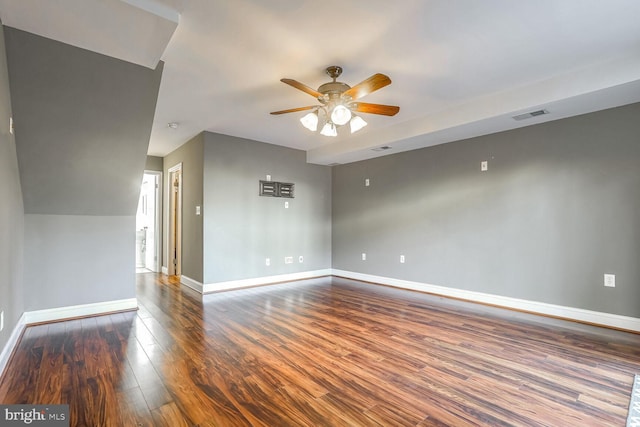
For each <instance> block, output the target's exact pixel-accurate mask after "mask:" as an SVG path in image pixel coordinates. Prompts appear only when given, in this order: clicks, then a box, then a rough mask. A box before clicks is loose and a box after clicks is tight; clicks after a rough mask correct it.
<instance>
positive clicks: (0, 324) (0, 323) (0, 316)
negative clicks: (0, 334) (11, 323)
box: [0, 311, 4, 331]
mask: <svg viewBox="0 0 640 427" xmlns="http://www.w3.org/2000/svg"><path fill="white" fill-rule="evenodd" d="M3 329H4V311H0V331H2V330H3Z"/></svg>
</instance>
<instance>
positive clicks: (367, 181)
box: [364, 178, 369, 187]
mask: <svg viewBox="0 0 640 427" xmlns="http://www.w3.org/2000/svg"><path fill="white" fill-rule="evenodd" d="M364 186H365V187H368V186H369V178H365V180H364Z"/></svg>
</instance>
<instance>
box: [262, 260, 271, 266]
mask: <svg viewBox="0 0 640 427" xmlns="http://www.w3.org/2000/svg"><path fill="white" fill-rule="evenodd" d="M264 265H266V266H267V267H269V266H270V265H271V259H270V258H267V259H265V260H264Z"/></svg>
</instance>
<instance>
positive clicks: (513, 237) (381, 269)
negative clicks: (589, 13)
mask: <svg viewBox="0 0 640 427" xmlns="http://www.w3.org/2000/svg"><path fill="white" fill-rule="evenodd" d="M638 117H640V104H633V105H630V106H625V107H620V108H616V109H611V110H605V111H601V112H597V113H592V114H588V115H584V116H579V117H574V118H570V119H565V120H559V121H554V122H549V123H546V124H541V125H537V126H531V127H527V128H522V129H518V130H513V131H509V132H503V133H498V134H494V135H488V136H484V137H479V138H473V139H469V140H464V141H458V142H455V143H450V144H444V145H440V146H436V147H431V148H426V149H422V150H417V151H411V152H405V153H399V154H396V155H391V156H385V157H381V158H377V159H372V160H368V161H363V162H358V163H353V164H348V165H343V166H337V167H334V169H333V254H332V255H333V267H334V268H336V269H341V270H348V271H354V272H361V273H367V274H373V275H379V276H386V277H392V278H398V279H405V280H412V281H418V282H422V283H428V284H434V285H442V286H448V287H453V288H459V289H466V290H472V291H479V292H484V293H489V294H496V295H503V296H508V297H515V298H522V299H525V300H532V301H540V302H546V303H552V304H559V305H563V306H571V307H577V308H583V309H589V310H595V311H600V312H608V313H615V314H620V315H626V316H633V317H640V304H638V301H640V262H638V255H639V254H640V167H639V166H638V160H639V159H640V139H639V138H640V120H638ZM483 160H488V161H489V170H488V171H487V172H480V162H481V161H483ZM365 178H369V179H370V183H371V185H370V187H365V186H364V179H365ZM362 252H366V253H367V256H368V258H367V260H366V261H362V260H361V253H362ZM401 254H404V255H405V256H406V263H405V264H400V262H399V256H400V255H401ZM604 273H614V274H616V287H615V288H605V287H604V286H603V274H604Z"/></svg>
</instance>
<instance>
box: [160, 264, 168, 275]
mask: <svg viewBox="0 0 640 427" xmlns="http://www.w3.org/2000/svg"><path fill="white" fill-rule="evenodd" d="M160 271H161V272H162V274H164V275H165V276H168V275H169V269H168V268H167V267H165V266H164V265H163V266H162V267H160Z"/></svg>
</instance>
